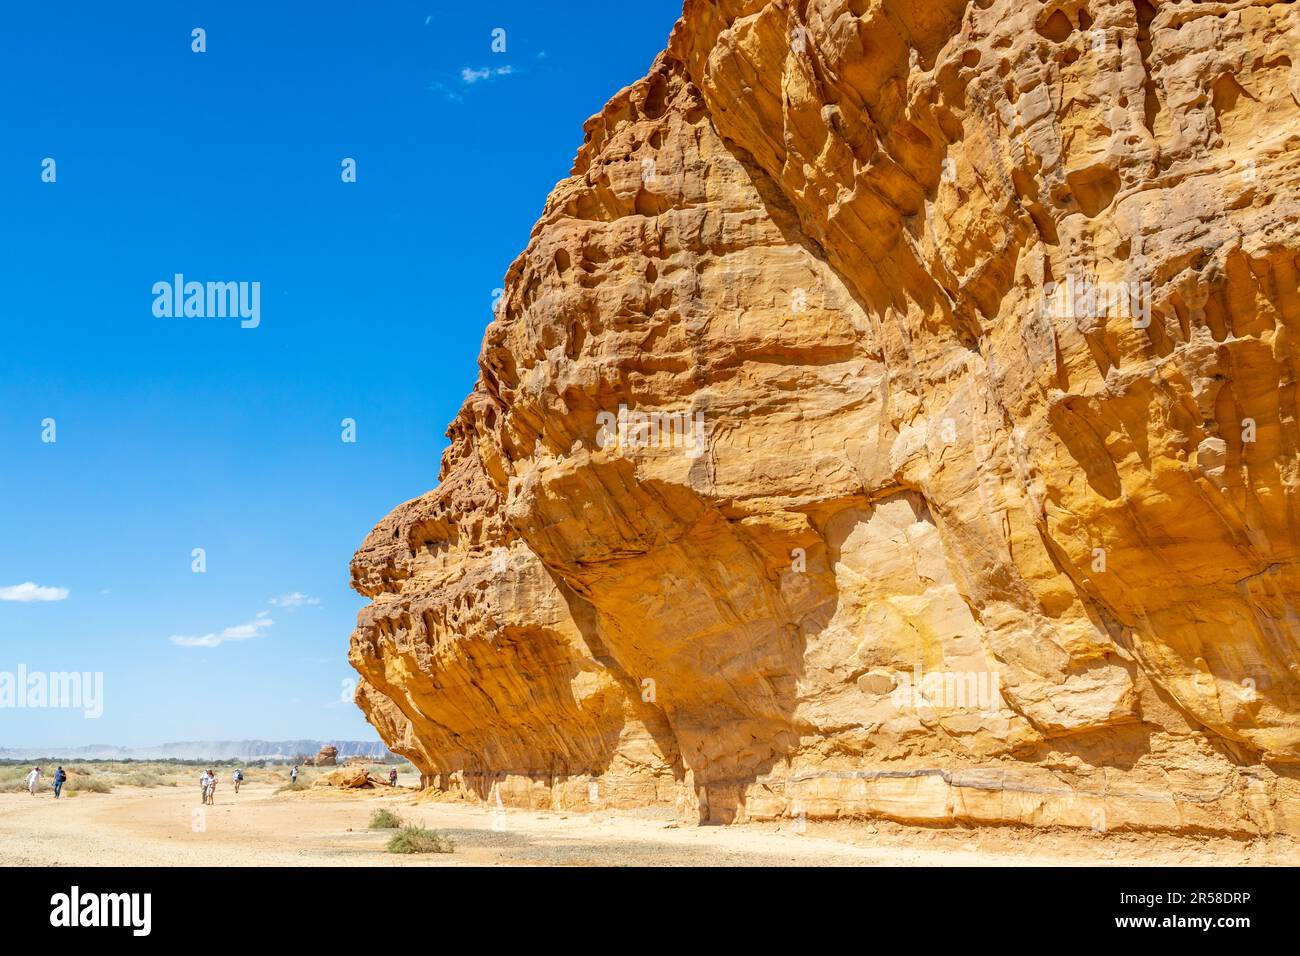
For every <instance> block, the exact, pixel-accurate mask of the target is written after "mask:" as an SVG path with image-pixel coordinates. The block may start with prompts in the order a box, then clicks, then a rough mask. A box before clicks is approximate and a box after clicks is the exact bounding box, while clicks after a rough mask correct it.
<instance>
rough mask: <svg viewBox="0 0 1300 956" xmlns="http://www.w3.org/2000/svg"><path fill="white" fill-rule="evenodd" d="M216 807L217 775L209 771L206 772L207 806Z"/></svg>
mask: <svg viewBox="0 0 1300 956" xmlns="http://www.w3.org/2000/svg"><path fill="white" fill-rule="evenodd" d="M216 805H217V775H216V774H215V773H213V772H212V771H211V770H209V771H208V806H210V807H214V806H216Z"/></svg>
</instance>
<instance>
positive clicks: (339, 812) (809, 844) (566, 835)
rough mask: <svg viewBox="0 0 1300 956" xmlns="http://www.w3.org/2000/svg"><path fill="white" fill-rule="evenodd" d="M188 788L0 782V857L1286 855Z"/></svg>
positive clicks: (1038, 836)
mask: <svg viewBox="0 0 1300 956" xmlns="http://www.w3.org/2000/svg"><path fill="white" fill-rule="evenodd" d="M195 789H196V788H190V787H158V788H153V789H140V788H135V787H121V788H118V789H115V790H114V791H113V792H112V793H108V794H97V793H83V794H79V795H78V796H77V797H75V798H73V799H67V798H65V799H62V800H59V801H57V802H56V801H55V800H54V798H53V796H52V795H51V794H50V793H49V792H48V791H47V792H45V793H42V794H41V795H39V796H36V797H32V796H30V795H28V794H26V793H6V794H0V865H4V866H47V865H51V864H65V865H68V864H71V865H83V866H115V865H129V864H135V865H145V866H240V865H243V866H249V865H252V866H256V865H267V866H269V865H299V866H483V865H488V866H492V865H506V866H539V865H584V864H587V865H598V866H599V865H613V866H646V865H648V866H671V865H707V866H717V865H760V866H789V865H822V866H827V865H830V866H872V865H877V866H879V865H887V866H900V865H901V866H906V865H939V866H954V865H958V866H960V865H995V866H997V865H1008V866H1016V865H1024V864H1027V863H1039V864H1047V865H1052V864H1060V865H1079V864H1097V863H1104V864H1119V865H1126V864H1132V863H1145V864H1171V865H1177V864H1216V863H1217V864H1232V865H1241V864H1280V863H1288V864H1291V865H1294V864H1295V863H1297V862H1298V861H1300V854H1297V850H1296V847H1295V846H1294V845H1293V844H1291V843H1289V842H1287V843H1278V842H1276V841H1274V842H1272V843H1264V842H1256V843H1242V842H1239V841H1233V840H1206V839H1191V838H1173V837H1169V838H1159V839H1156V838H1153V837H1150V836H1147V835H1124V834H1092V833H1083V834H1080V833H1030V832H1027V831H1021V830H1014V829H1000V830H999V829H984V830H979V831H969V830H968V831H961V830H929V829H923V828H916V827H903V826H894V825H870V824H854V825H839V824H815V823H809V824H808V825H807V829H806V832H804V833H796V832H793V828H792V826H791V824H790V823H787V824H786V825H785V826H784V828H780V827H777V826H769V825H761V826H760V825H750V826H743V827H691V826H676V825H674V824H672V823H671V822H670V821H668V820H665V819H662V818H656V817H654V816H653V815H649V814H634V813H619V814H617V815H613V814H608V813H596V814H577V813H569V814H564V813H543V812H538V811H535V810H511V809H507V810H506V811H505V812H504V816H503V817H497V818H496V820H497V828H496V829H494V826H493V821H494V817H493V815H492V814H491V813H490V812H489V810H488V809H487V808H485V807H483V806H470V805H465V804H459V803H428V802H426V803H416V802H415V800H414V794H413V793H412V792H411V791H401V792H399V793H395V794H394V793H387V792H384V793H381V794H378V795H376V794H373V793H372V794H346V793H337V792H329V793H321V792H319V791H313V792H307V793H286V794H278V795H277V794H275V792H274V786H273V785H270V784H261V785H258V784H250V785H247V786H245V787H244V789H243V792H241V793H240V794H239V795H238V796H236V795H235V794H234V793H233V792H232V791H231V790H230V789H229V788H228V787H227V788H224V790H223V791H222V792H220V793H219V797H218V803H217V805H216V806H215V807H208V808H206V810H204V811H203V813H202V814H201V815H198V816H196V815H195V811H196V810H197V809H198V807H197V802H198V801H197V794H196V793H194V792H191V790H195ZM381 807H383V808H387V809H390V810H393V811H394V812H396V813H398V814H400V815H401V816H402V817H403V818H405V819H407V820H409V821H411V822H413V823H419V824H421V825H422V826H427V827H433V828H435V829H437V830H439V831H440V832H442V833H444V834H446V835H449V836H451V837H452V839H454V840H455V841H456V846H457V849H456V852H455V853H454V854H447V855H428V856H399V855H395V854H389V853H386V852H385V851H384V845H385V843H386V842H387V839H388V836H389V835H390V833H391V831H372V830H368V829H366V825H367V822H368V821H369V819H370V815H371V813H373V812H374V810H376V809H378V808H381Z"/></svg>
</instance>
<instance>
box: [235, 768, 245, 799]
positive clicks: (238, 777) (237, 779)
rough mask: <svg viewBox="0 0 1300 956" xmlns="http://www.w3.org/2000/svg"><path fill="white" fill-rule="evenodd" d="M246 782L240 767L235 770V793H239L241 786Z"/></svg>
mask: <svg viewBox="0 0 1300 956" xmlns="http://www.w3.org/2000/svg"><path fill="white" fill-rule="evenodd" d="M243 782H244V771H243V770H242V769H240V768H239V767H236V768H235V793H239V785H240V784H241V783H243Z"/></svg>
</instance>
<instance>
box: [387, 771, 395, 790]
mask: <svg viewBox="0 0 1300 956" xmlns="http://www.w3.org/2000/svg"><path fill="white" fill-rule="evenodd" d="M388 785H389V786H390V787H395V786H397V768H396V767H394V768H393V769H392V770H390V771H388Z"/></svg>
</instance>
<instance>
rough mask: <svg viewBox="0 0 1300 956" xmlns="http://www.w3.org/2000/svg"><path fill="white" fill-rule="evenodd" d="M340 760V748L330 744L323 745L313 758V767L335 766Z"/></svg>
mask: <svg viewBox="0 0 1300 956" xmlns="http://www.w3.org/2000/svg"><path fill="white" fill-rule="evenodd" d="M338 762H339V748H338V747H334V746H332V745H330V744H326V745H325V746H323V747H321V749H320V753H318V754H316V756H315V757H313V758H312V761H311V764H312V766H313V767H333V766H334V765H335V764H337V763H338Z"/></svg>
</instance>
